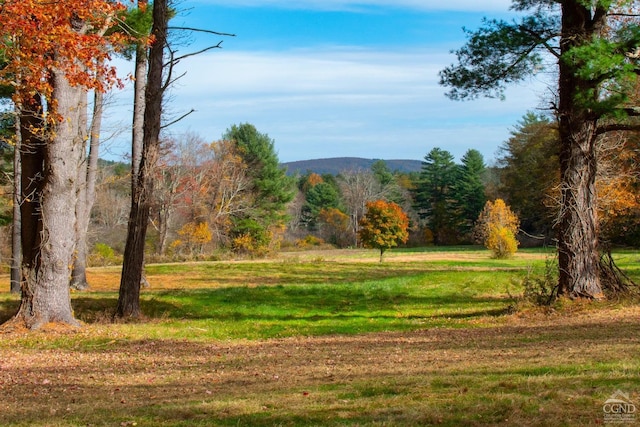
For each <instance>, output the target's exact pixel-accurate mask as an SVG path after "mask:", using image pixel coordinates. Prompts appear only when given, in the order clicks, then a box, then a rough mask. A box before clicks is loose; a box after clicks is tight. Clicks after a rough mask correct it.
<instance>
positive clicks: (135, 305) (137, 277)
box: [115, 0, 168, 318]
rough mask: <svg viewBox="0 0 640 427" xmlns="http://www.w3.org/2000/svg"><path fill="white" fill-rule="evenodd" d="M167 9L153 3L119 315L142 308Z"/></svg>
mask: <svg viewBox="0 0 640 427" xmlns="http://www.w3.org/2000/svg"><path fill="white" fill-rule="evenodd" d="M167 13H168V9H167V1H166V0H158V1H155V2H154V3H153V28H152V34H153V35H154V42H153V45H152V46H151V49H150V52H149V72H148V79H147V87H146V91H145V111H144V135H143V147H142V157H141V161H140V169H139V172H138V175H137V180H136V182H135V185H134V186H133V188H132V192H131V212H130V214H129V225H128V233H127V242H126V246H125V250H124V262H123V265H122V277H121V279H120V290H119V295H118V305H117V307H116V314H115V315H116V317H118V318H137V317H140V316H141V314H142V313H141V310H140V283H141V281H142V270H143V266H144V249H145V239H146V235H147V226H148V221H149V211H150V205H151V196H152V193H153V176H152V174H151V173H150V172H151V171H152V170H153V167H154V165H155V164H156V162H157V158H158V152H159V147H158V146H159V142H160V127H161V126H160V123H161V118H162V96H163V92H164V87H163V79H162V72H163V68H164V67H163V59H164V48H165V45H166V37H167V21H168V14H167Z"/></svg>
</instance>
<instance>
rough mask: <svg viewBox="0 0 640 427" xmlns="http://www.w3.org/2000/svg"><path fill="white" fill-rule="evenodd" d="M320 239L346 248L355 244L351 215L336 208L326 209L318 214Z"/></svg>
mask: <svg viewBox="0 0 640 427" xmlns="http://www.w3.org/2000/svg"><path fill="white" fill-rule="evenodd" d="M318 225H319V228H320V237H322V239H323V240H325V241H326V242H329V243H332V244H334V245H336V246H338V247H341V248H344V247H346V246H348V245H349V244H351V243H352V242H353V238H352V237H351V230H350V226H349V215H347V214H345V213H344V212H342V211H341V210H340V209H336V208H324V209H322V210H321V211H320V213H319V214H318Z"/></svg>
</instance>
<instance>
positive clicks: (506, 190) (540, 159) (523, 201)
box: [498, 113, 560, 236]
mask: <svg viewBox="0 0 640 427" xmlns="http://www.w3.org/2000/svg"><path fill="white" fill-rule="evenodd" d="M558 139H559V136H558V129H557V126H556V125H555V124H554V123H553V122H552V121H551V120H550V119H549V118H547V117H544V116H540V115H537V114H534V113H527V114H526V115H525V116H524V117H523V118H522V120H521V121H520V122H519V123H518V125H517V126H516V128H515V129H514V131H513V132H512V133H511V138H509V140H508V141H506V142H505V143H504V144H503V145H502V146H501V148H500V153H501V157H500V158H498V165H499V166H500V168H501V169H500V189H499V192H500V193H501V194H502V197H504V199H505V200H506V201H507V202H508V203H509V205H510V206H511V208H512V209H513V210H514V211H515V212H516V213H517V214H518V217H519V218H520V224H521V227H522V229H523V230H524V231H526V232H527V233H529V234H532V235H544V236H550V234H551V229H552V225H553V220H554V219H555V217H556V216H557V209H550V207H551V206H557V202H555V201H554V200H555V199H557V196H558V195H557V194H554V189H556V188H557V187H558V183H559V181H560V170H559V162H558Z"/></svg>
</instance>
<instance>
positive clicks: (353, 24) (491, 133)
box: [107, 0, 549, 163]
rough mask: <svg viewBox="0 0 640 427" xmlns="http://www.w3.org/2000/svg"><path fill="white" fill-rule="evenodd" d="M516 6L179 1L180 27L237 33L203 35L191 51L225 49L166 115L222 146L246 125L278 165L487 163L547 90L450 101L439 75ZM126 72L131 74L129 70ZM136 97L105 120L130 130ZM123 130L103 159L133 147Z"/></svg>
mask: <svg viewBox="0 0 640 427" xmlns="http://www.w3.org/2000/svg"><path fill="white" fill-rule="evenodd" d="M509 5H510V1H509V0H493V1H488V0H486V1H478V0H449V1H442V0H434V1H431V0H395V1H385V0H369V1H367V0H359V1H350V0H306V1H305V0H298V1H292V0H286V1H285V0H199V1H189V0H184V1H182V2H180V3H179V4H178V8H179V10H180V15H179V16H178V17H176V18H175V19H174V20H173V21H172V23H171V24H172V25H175V26H189V27H197V28H204V29H210V30H215V31H220V32H227V33H234V34H236V37H224V38H220V37H216V36H211V35H197V36H194V37H192V38H191V40H190V42H191V45H190V46H187V45H184V46H178V47H177V49H178V50H179V53H188V52H190V51H193V50H197V49H198V48H201V47H203V46H206V45H209V44H215V43H217V42H218V41H219V40H223V44H222V45H223V49H221V50H213V51H210V52H207V53H206V54H202V55H199V56H196V57H191V58H189V59H186V60H184V61H183V62H181V63H180V65H179V70H178V72H179V73H182V72H185V73H186V74H185V76H184V77H182V78H181V79H180V80H179V81H178V83H177V84H176V85H175V87H174V89H173V90H172V91H171V95H170V98H169V101H168V103H167V112H168V116H170V115H171V114H173V115H175V116H179V115H181V114H183V113H184V112H187V111H189V110H191V109H194V110H195V112H194V113H192V114H191V115H189V116H188V117H187V118H186V119H185V120H182V121H181V122H179V123H178V124H176V125H173V126H172V127H171V128H170V129H169V130H168V131H169V132H170V133H171V134H172V135H173V136H175V137H180V135H181V134H184V133H185V132H190V133H195V134H197V135H199V136H201V137H202V138H203V139H204V140H206V141H215V140H218V139H220V137H221V135H222V134H223V133H224V132H225V130H226V129H227V128H229V127H230V126H231V125H233V124H240V123H251V124H253V125H255V126H256V128H257V129H258V130H259V131H260V132H262V133H266V134H268V135H269V136H270V137H271V138H272V139H273V140H274V141H275V147H276V150H277V152H278V156H279V158H280V160H281V161H283V162H287V161H293V160H305V159H313V158H327V157H342V156H353V157H365V158H375V159H415V160H421V159H422V158H423V157H424V156H425V155H426V154H427V153H428V152H429V151H430V150H431V149H432V148H434V147H440V148H442V149H445V150H448V151H450V152H451V153H452V154H453V155H454V156H455V157H456V158H457V159H459V158H460V157H461V156H462V155H463V154H464V152H466V151H467V150H468V149H470V148H475V149H478V150H480V152H481V153H482V154H483V155H484V156H485V160H486V161H487V163H491V161H492V160H493V159H494V157H495V154H496V150H497V149H498V147H499V146H500V145H501V144H502V143H503V142H504V141H505V140H506V139H507V138H508V137H509V132H510V131H511V130H512V129H513V127H514V126H515V125H516V123H517V122H518V120H519V119H520V118H521V117H522V116H523V115H524V114H525V113H526V112H527V111H529V110H535V109H536V108H539V107H540V106H541V105H543V101H542V100H541V99H542V97H544V96H548V95H549V93H548V88H547V87H546V85H545V84H544V82H542V81H532V82H527V84H523V85H519V86H515V87H513V88H511V89H510V90H509V91H508V92H507V99H506V101H499V100H487V99H481V100H477V101H469V102H464V103H461V102H454V101H450V100H449V99H448V98H446V97H445V95H444V94H445V92H446V88H444V87H441V86H439V85H438V71H439V70H441V69H442V68H443V67H445V66H446V65H448V64H450V63H452V62H454V59H455V58H454V56H453V55H452V54H451V53H450V51H451V50H452V49H456V48H458V47H460V46H462V45H463V44H464V41H465V38H464V33H463V31H462V27H466V28H474V27H477V26H478V25H480V23H481V20H482V17H483V16H487V17H499V18H506V19H509V18H510V17H511V16H512V14H511V13H510V12H509V10H508V9H509ZM122 68H123V69H125V70H126V66H125V67H122ZM130 98H131V94H130V90H129V89H127V90H125V91H123V92H121V93H119V94H117V96H116V104H115V107H114V108H112V113H111V116H110V121H111V123H112V125H113V124H114V123H119V127H123V126H126V125H127V121H128V120H129V119H128V116H126V115H125V114H124V113H126V112H127V110H128V109H130V107H129V103H130V101H129V100H130ZM127 139H128V133H127V132H124V133H122V134H121V135H120V136H118V137H116V138H115V139H114V140H112V141H111V143H110V145H109V148H108V153H109V154H107V157H111V158H114V157H117V156H119V155H121V154H122V153H125V152H127V150H128V148H127V147H128V141H127Z"/></svg>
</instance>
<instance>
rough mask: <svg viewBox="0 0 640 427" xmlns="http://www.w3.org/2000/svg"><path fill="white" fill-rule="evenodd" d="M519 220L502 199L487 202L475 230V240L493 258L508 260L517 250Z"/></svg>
mask: <svg viewBox="0 0 640 427" xmlns="http://www.w3.org/2000/svg"><path fill="white" fill-rule="evenodd" d="M519 227H520V220H519V219H518V216H517V215H516V214H515V213H514V212H513V211H511V209H510V208H509V207H508V206H507V204H506V203H505V202H504V200H502V199H496V201H495V202H491V201H488V202H487V203H486V204H485V205H484V209H483V210H482V212H480V216H479V217H478V222H477V224H476V228H475V236H476V240H477V241H479V242H482V243H483V244H484V245H485V247H486V248H487V249H489V250H490V251H491V252H493V256H494V257H495V258H508V257H510V256H512V255H513V254H515V253H516V251H517V250H518V240H517V239H516V234H518V228H519Z"/></svg>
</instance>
